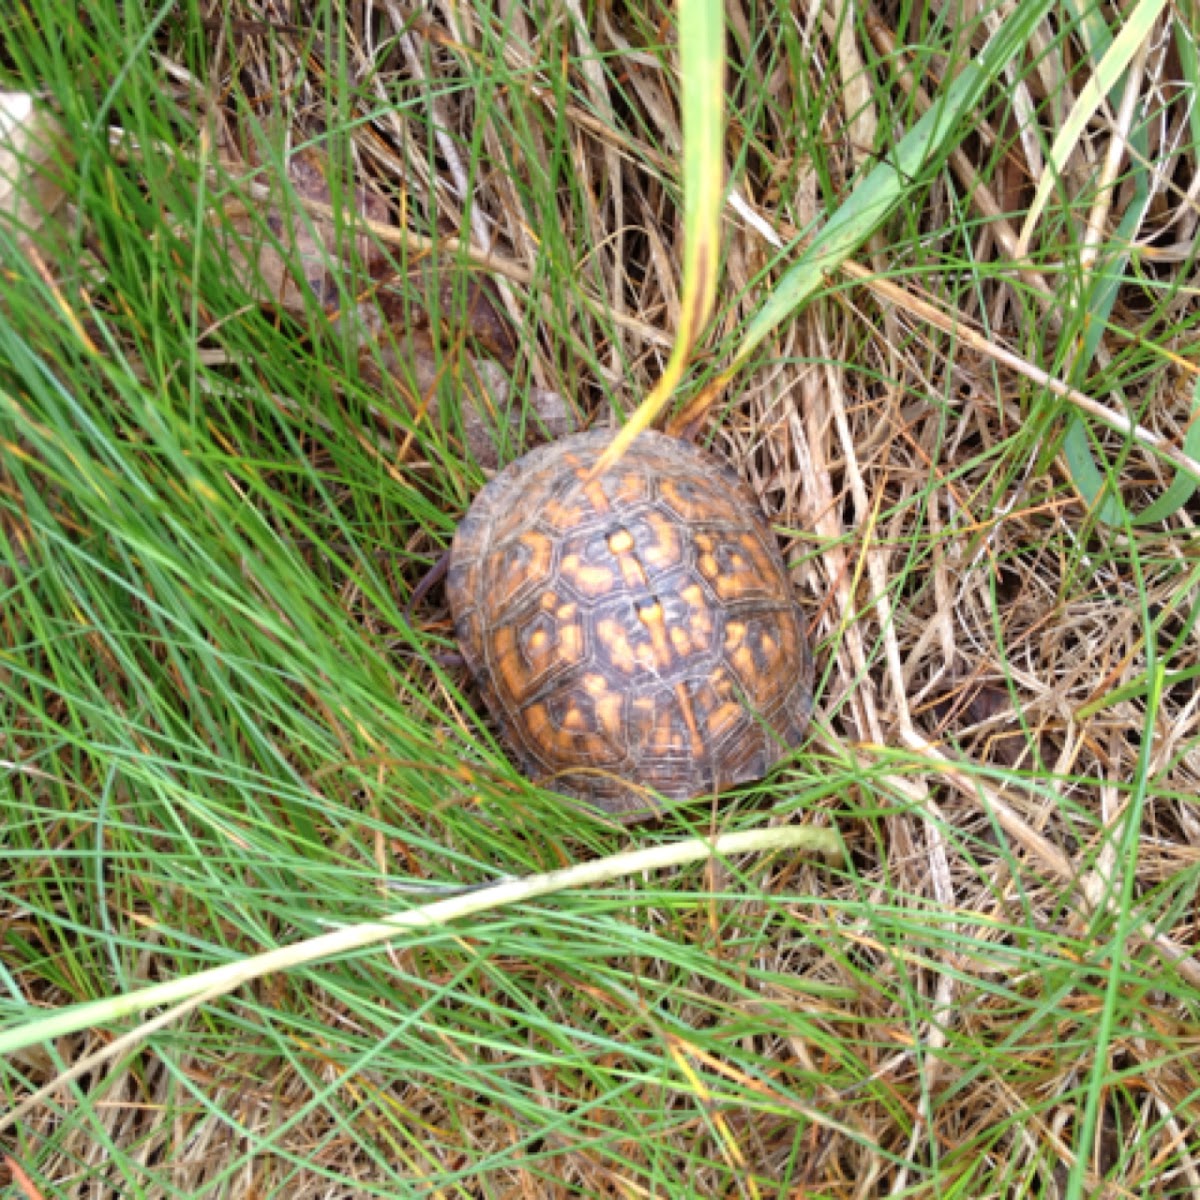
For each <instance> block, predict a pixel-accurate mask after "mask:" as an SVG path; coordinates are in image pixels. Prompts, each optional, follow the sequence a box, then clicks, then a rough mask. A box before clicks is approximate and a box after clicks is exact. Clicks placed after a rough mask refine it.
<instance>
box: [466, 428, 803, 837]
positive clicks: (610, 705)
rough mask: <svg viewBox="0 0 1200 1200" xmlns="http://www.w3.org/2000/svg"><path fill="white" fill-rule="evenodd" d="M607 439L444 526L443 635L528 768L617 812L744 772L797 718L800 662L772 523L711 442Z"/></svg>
mask: <svg viewBox="0 0 1200 1200" xmlns="http://www.w3.org/2000/svg"><path fill="white" fill-rule="evenodd" d="M612 436H613V435H612V433H611V432H608V431H598V432H591V433H582V434H577V435H575V436H573V437H568V438H564V439H562V440H561V441H557V442H553V443H551V444H549V445H546V446H541V447H539V448H538V449H536V450H533V451H531V452H530V453H528V454H526V455H525V456H524V457H523V458H520V459H518V460H517V461H516V462H514V463H512V464H511V465H510V466H509V467H508V468H507V469H506V470H504V471H502V472H501V473H500V474H499V475H497V476H496V477H495V478H494V479H493V480H492V482H491V483H489V484H488V485H487V487H485V488H484V489H483V491H482V492H480V493H479V496H478V497H477V498H476V500H475V503H474V504H473V505H472V506H471V509H470V511H469V512H468V513H467V515H466V517H465V518H464V519H463V521H462V523H461V524H460V525H459V527H458V531H457V533H456V535H455V538H454V545H453V547H452V550H451V558H450V568H449V574H448V582H447V587H448V591H449V600H450V607H451V610H452V612H453V615H454V624H455V632H456V634H457V637H458V641H459V645H460V647H461V650H462V654H463V657H464V658H465V659H466V662H467V665H468V666H469V667H470V669H471V672H472V674H473V675H474V677H475V679H476V680H477V682H478V684H479V687H480V690H481V692H482V694H483V697H484V700H485V702H486V704H487V707H488V709H489V711H490V712H491V714H492V716H493V717H494V718H495V720H496V722H497V724H498V725H499V727H500V730H501V732H502V734H503V736H504V738H505V740H506V741H507V743H508V744H509V746H510V747H511V748H512V750H513V752H514V753H515V755H516V757H517V759H518V760H519V761H520V764H521V767H522V769H523V770H524V771H525V773H526V774H527V775H529V776H530V777H531V778H533V779H534V780H536V781H537V782H539V783H542V784H543V785H545V786H546V787H548V788H551V789H552V790H554V791H557V792H559V793H561V794H563V795H565V796H569V797H572V798H575V799H579V800H583V801H586V802H587V803H589V804H592V805H596V806H598V807H599V808H601V809H604V810H605V811H607V812H610V813H613V814H614V815H617V816H619V817H621V818H622V819H637V818H639V817H644V816H647V815H649V814H650V813H651V812H653V811H654V810H655V809H656V808H657V807H659V806H660V805H661V804H662V802H663V801H672V800H685V799H690V798H692V797H695V796H699V795H703V794H712V793H714V792H717V791H720V790H722V789H724V788H727V787H730V786H732V785H733V784H737V783H744V782H747V781H749V780H752V779H758V778H760V777H762V776H763V775H765V774H766V773H767V771H768V770H770V768H771V767H772V766H773V765H774V764H775V763H776V762H777V761H778V760H779V759H780V758H781V757H783V755H785V754H786V753H787V751H788V750H789V749H790V748H791V747H792V746H795V745H796V744H797V743H798V742H799V741H800V738H801V737H802V735H803V733H804V730H805V727H806V726H807V724H808V717H809V712H810V709H811V703H812V662H811V658H810V656H809V652H808V646H807V643H806V640H805V633H804V621H803V618H802V615H801V612H800V609H799V608H798V607H797V605H796V602H795V598H794V595H793V591H792V585H791V581H790V579H789V578H788V574H787V571H786V570H785V568H784V565H783V560H782V558H781V556H780V553H779V547H778V545H777V543H776V540H775V536H774V534H773V533H772V532H771V529H770V527H769V526H768V524H767V522H766V520H765V519H764V518H763V515H762V511H761V509H760V508H759V506H758V505H757V504H756V503H755V501H754V499H753V498H752V496H751V495H750V493H749V491H748V489H747V488H746V487H745V486H744V485H743V484H742V482H741V481H740V480H739V479H738V477H737V475H736V474H734V472H733V471H732V470H731V469H730V468H729V467H728V466H727V465H726V464H725V463H723V462H722V461H721V460H720V459H718V458H717V457H716V456H715V455H713V454H711V453H709V452H708V451H706V450H702V449H699V448H698V447H696V446H694V445H691V444H690V443H687V442H682V441H679V440H677V439H675V438H670V437H667V436H665V435H663V434H658V433H643V434H641V435H640V436H639V437H638V438H637V439H636V440H635V441H634V443H633V445H632V446H631V447H630V449H629V451H628V453H627V454H626V455H625V457H624V458H623V459H622V460H621V461H620V462H619V463H618V464H617V465H616V466H615V467H614V468H612V469H611V470H609V471H608V472H606V473H605V474H604V475H601V476H599V477H597V478H596V479H595V480H593V481H589V479H588V476H589V473H590V472H591V469H592V468H593V467H594V466H595V464H596V461H597V459H598V457H599V455H600V453H601V452H602V451H603V450H604V448H605V447H606V446H607V445H608V444H609V442H610V441H611V439H612Z"/></svg>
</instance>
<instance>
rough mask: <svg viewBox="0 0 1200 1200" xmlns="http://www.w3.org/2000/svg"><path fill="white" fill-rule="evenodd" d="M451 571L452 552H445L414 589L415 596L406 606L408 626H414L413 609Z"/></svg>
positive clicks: (410, 598) (405, 612) (405, 616)
mask: <svg viewBox="0 0 1200 1200" xmlns="http://www.w3.org/2000/svg"><path fill="white" fill-rule="evenodd" d="M449 569H450V551H449V550H443V551H442V552H441V554H439V555H438V558H437V561H436V562H435V563H434V564H433V566H432V567H430V568H429V570H428V571H426V572H425V574H424V575H423V576H422V577H421V581H420V583H418V584H417V586H416V587H415V588H413V594H412V595H411V596H410V597H409V600H408V603H407V604H406V605H405V606H404V619H405V620H406V621H407V622H408V624H409V625H410V626H411V625H412V617H413V609H415V608H416V607H417V605H418V604H420V603H421V601H422V600H424V599H425V597H426V596H428V595H429V593H430V592H431V591H433V589H434V588H435V587H437V585H438V584H439V583H441V582H442V580H443V579H445V578H446V572H447V571H448V570H449Z"/></svg>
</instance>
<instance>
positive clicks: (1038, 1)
mask: <svg viewBox="0 0 1200 1200" xmlns="http://www.w3.org/2000/svg"><path fill="white" fill-rule="evenodd" d="M1050 8H1051V5H1050V3H1049V2H1048V0H1031V2H1029V3H1025V4H1022V5H1021V6H1020V7H1019V8H1018V9H1017V11H1016V12H1015V13H1014V14H1013V15H1012V16H1011V17H1010V18H1009V19H1007V20H1006V21H1005V22H1004V24H1003V25H1002V26H1001V27H1000V29H999V30H998V31H997V32H996V34H995V35H994V36H993V37H992V38H991V39H989V41H988V43H987V45H986V46H985V47H984V49H983V51H982V53H981V54H980V55H979V57H978V58H977V59H976V60H975V61H973V62H970V63H968V64H966V65H965V66H964V67H963V69H962V70H961V72H960V73H959V75H958V77H957V78H956V79H955V80H954V82H953V83H952V84H951V85H950V86H949V88H948V89H947V90H946V93H945V95H944V96H943V97H942V98H941V100H940V101H938V102H936V103H935V104H934V105H933V107H931V108H930V110H929V112H927V113H926V114H925V116H923V117H922V118H921V119H920V120H919V121H918V122H917V123H916V125H914V126H913V128H912V129H911V130H910V131H909V132H908V133H907V134H906V135H905V137H904V138H903V139H901V141H900V142H899V144H898V145H897V146H896V148H895V150H894V151H893V152H892V153H891V154H889V156H888V161H886V162H881V163H879V164H878V165H877V166H876V167H874V168H873V169H872V170H871V172H870V174H868V175H867V177H866V178H865V179H864V180H863V181H862V182H861V183H860V184H859V185H858V187H856V188H855V189H854V193H853V194H852V195H851V196H850V198H849V199H848V200H847V201H846V203H845V204H843V205H842V206H841V208H839V209H838V210H837V212H835V213H834V214H833V215H832V216H831V217H830V218H829V221H828V223H827V224H826V225H825V226H824V228H823V229H822V230H821V231H820V232H819V233H818V234H817V235H816V236H815V237H814V238H813V241H812V243H811V244H810V245H809V246H808V248H807V249H806V250H805V251H804V253H803V254H802V255H801V257H800V259H799V261H798V262H797V263H796V264H795V265H794V266H793V267H791V268H790V269H789V270H788V271H787V273H786V274H785V275H784V276H783V278H782V279H780V281H779V282H778V284H776V286H775V287H774V289H773V290H772V292H771V294H770V296H769V297H768V298H767V301H766V303H765V304H763V306H762V308H761V309H760V310H759V312H758V314H757V315H756V316H755V318H754V319H753V320H752V321H751V322H750V325H749V327H748V328H747V329H746V332H745V334H744V335H743V337H742V340H741V342H740V344H739V345H738V348H737V352H736V354H735V355H734V359H733V362H732V363H731V365H730V367H729V369H728V371H727V372H726V375H727V376H731V375H733V374H734V372H736V370H737V369H738V368H739V367H740V366H741V365H742V364H743V363H745V362H746V360H747V359H748V358H749V357H750V356H751V355H752V354H753V353H754V351H755V349H757V347H758V346H759V345H760V344H761V343H762V341H763V339H764V338H766V337H767V336H768V334H770V333H771V332H772V330H774V329H775V328H776V327H778V326H779V325H780V324H782V322H783V321H785V320H786V319H787V318H788V317H789V316H790V315H791V314H792V313H793V312H795V310H796V309H797V308H798V307H799V306H800V305H801V304H803V303H804V301H805V300H807V299H808V298H809V297H810V296H811V295H812V294H813V293H814V292H815V291H816V290H817V288H818V287H819V286H820V285H821V283H822V282H823V280H824V279H825V276H826V275H827V274H828V273H829V272H830V271H831V270H833V269H834V268H835V267H837V266H838V265H839V264H840V263H842V262H844V261H845V260H846V259H847V258H849V256H850V255H851V254H852V253H853V252H854V251H855V250H856V249H857V248H858V247H859V246H860V245H862V243H863V242H864V241H866V239H867V238H868V237H870V235H871V234H872V233H874V231H875V230H876V229H878V228H879V226H880V225H881V224H882V223H883V222H884V221H885V220H887V218H888V217H889V216H890V215H891V214H892V213H893V212H895V210H896V208H897V207H898V206H899V205H900V204H901V203H902V202H903V201H904V200H905V199H906V198H907V197H908V196H910V195H911V194H912V193H913V192H914V191H915V190H916V184H915V183H914V180H920V179H922V178H923V177H924V176H925V175H926V174H927V173H928V172H929V171H930V170H934V169H936V168H937V167H938V166H939V165H940V164H941V162H942V160H943V159H944V158H945V156H946V155H947V154H948V153H949V152H950V150H951V149H952V148H953V146H954V143H955V139H956V138H957V137H958V135H959V132H960V130H961V129H962V124H963V122H964V121H965V120H966V119H967V118H968V117H969V115H970V114H971V112H972V111H973V110H974V109H975V107H976V105H977V104H978V103H979V101H980V100H981V98H982V96H983V93H984V91H985V89H986V88H987V87H988V86H989V85H991V84H992V83H993V82H994V81H995V80H996V79H998V78H999V77H1000V74H1001V72H1002V71H1003V70H1004V69H1005V67H1006V66H1008V64H1009V63H1010V62H1011V61H1012V59H1013V58H1014V57H1015V56H1016V55H1018V54H1019V53H1020V52H1021V50H1022V49H1023V48H1024V46H1025V44H1026V42H1027V40H1028V38H1029V35H1030V33H1031V32H1032V31H1033V30H1034V29H1035V28H1036V26H1037V25H1038V23H1039V22H1040V21H1041V20H1042V18H1043V17H1044V16H1045V15H1046V13H1047V12H1048V11H1049V10H1050Z"/></svg>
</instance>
